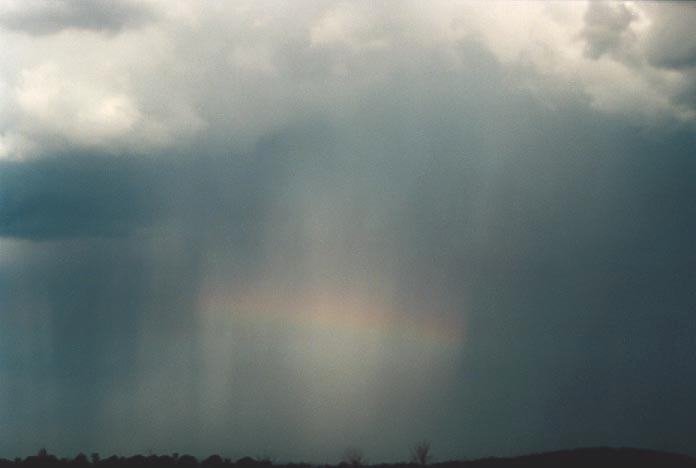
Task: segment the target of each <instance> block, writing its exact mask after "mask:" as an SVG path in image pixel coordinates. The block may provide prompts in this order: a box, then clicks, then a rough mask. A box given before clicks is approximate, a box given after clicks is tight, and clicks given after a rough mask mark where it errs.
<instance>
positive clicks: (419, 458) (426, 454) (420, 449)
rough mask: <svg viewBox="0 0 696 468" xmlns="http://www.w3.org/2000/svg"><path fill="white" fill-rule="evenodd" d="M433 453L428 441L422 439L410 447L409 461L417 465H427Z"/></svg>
mask: <svg viewBox="0 0 696 468" xmlns="http://www.w3.org/2000/svg"><path fill="white" fill-rule="evenodd" d="M432 458H433V453H432V447H431V446H430V442H429V441H427V440H422V441H420V442H418V443H417V444H416V445H414V446H413V448H412V449H411V463H417V464H418V465H427V464H428V463H430V462H431V461H432Z"/></svg>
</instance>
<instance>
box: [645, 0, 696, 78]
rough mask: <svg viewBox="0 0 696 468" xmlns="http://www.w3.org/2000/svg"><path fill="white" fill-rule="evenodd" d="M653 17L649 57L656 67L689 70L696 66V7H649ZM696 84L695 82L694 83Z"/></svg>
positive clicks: (667, 4) (668, 4) (684, 4)
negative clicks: (693, 32) (695, 36)
mask: <svg viewBox="0 0 696 468" xmlns="http://www.w3.org/2000/svg"><path fill="white" fill-rule="evenodd" d="M648 11H649V12H650V13H651V18H650V20H651V22H650V29H649V32H648V36H647V43H648V45H647V51H646V53H647V57H648V60H649V61H650V63H651V64H652V65H654V66H657V67H663V68H671V69H676V70H686V69H689V68H693V67H695V66H696V38H694V35H693V34H691V31H692V30H693V27H694V24H696V5H694V4H692V3H689V2H661V3H659V4H651V5H648ZM694 81H696V80H694Z"/></svg>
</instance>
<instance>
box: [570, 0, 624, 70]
mask: <svg viewBox="0 0 696 468" xmlns="http://www.w3.org/2000/svg"><path fill="white" fill-rule="evenodd" d="M584 19H585V25H584V27H583V30H582V33H581V35H582V37H583V38H584V39H585V41H586V48H585V53H586V54H587V55H588V56H589V57H591V58H595V59H597V58H599V57H601V56H602V55H603V54H606V53H611V52H612V51H614V50H616V49H617V48H619V47H620V46H621V44H622V42H623V41H624V38H625V35H626V33H627V32H628V31H629V27H630V25H631V22H632V21H633V20H634V19H636V16H635V14H634V13H633V12H632V11H631V10H630V9H629V8H628V7H626V5H624V4H623V3H618V4H614V3H610V2H603V1H600V2H589V3H588V6H587V11H586V12H585V18H584Z"/></svg>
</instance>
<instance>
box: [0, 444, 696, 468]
mask: <svg viewBox="0 0 696 468" xmlns="http://www.w3.org/2000/svg"><path fill="white" fill-rule="evenodd" d="M25 466H31V467H43V466H46V467H84V468H88V467H103V468H117V467H175V466H176V467H191V468H193V467H201V468H202V467H206V468H225V467H230V468H231V467H237V468H264V467H266V468H268V467H274V468H332V467H336V468H337V467H343V468H346V467H351V466H363V465H350V464H347V463H341V464H338V465H312V464H307V463H293V464H274V463H272V462H269V461H260V460H255V459H253V458H250V457H245V458H241V459H239V460H236V461H232V460H230V459H228V458H222V457H220V456H218V455H212V456H210V457H208V458H206V459H204V460H198V459H196V458H195V457H192V456H190V455H178V454H172V455H148V456H143V455H135V456H132V457H118V456H115V455H114V456H110V457H108V458H101V457H99V456H98V455H97V454H93V455H90V456H86V455H84V454H80V455H78V456H77V457H75V458H74V459H65V458H63V459H59V458H57V457H55V456H53V455H50V454H48V453H46V452H45V451H40V452H39V454H37V455H35V456H31V457H27V458H25V459H20V458H18V459H15V460H5V459H0V468H9V467H25ZM364 466H369V467H374V468H409V467H410V468H414V467H417V466H421V465H416V464H408V463H400V464H376V465H364ZM428 466H431V467H435V468H527V467H529V468H591V467H592V468H594V467H611V468H621V467H626V468H629V467H630V468H647V467H650V468H653V467H654V468H696V459H694V458H691V457H688V456H685V455H679V454H673V453H666V452H657V451H652V450H642V449H631V448H618V449H615V448H585V449H575V450H564V451H559V452H549V453H540V454H533V455H524V456H519V457H514V458H485V459H480V460H468V461H447V462H439V463H431V464H429V465H428Z"/></svg>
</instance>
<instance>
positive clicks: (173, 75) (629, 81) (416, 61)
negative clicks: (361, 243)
mask: <svg viewBox="0 0 696 468" xmlns="http://www.w3.org/2000/svg"><path fill="white" fill-rule="evenodd" d="M117 4H118V6H119V8H121V10H123V11H126V10H127V11H131V10H129V8H130V9H133V8H135V6H134V5H136V4H132V3H129V2H117ZM7 5H10V6H9V7H8V6H5V9H4V10H3V11H4V13H3V15H4V16H2V15H0V17H2V18H4V19H5V21H4V22H3V21H0V25H4V26H5V28H8V27H12V26H11V25H9V26H8V23H7V18H10V17H11V18H20V17H21V18H25V20H23V21H24V22H25V23H26V25H29V24H34V23H37V22H38V23H37V24H43V25H44V26H42V28H43V29H42V28H39V30H41V31H51V33H50V34H49V33H48V32H46V33H43V32H42V33H41V34H38V33H36V34H34V35H31V34H17V32H16V31H17V28H14V29H6V30H5V31H3V30H2V29H0V39H1V42H0V44H2V45H0V54H2V56H3V57H4V59H3V60H4V63H3V65H4V66H3V69H2V70H0V82H2V83H4V85H3V87H0V103H2V104H3V107H5V108H4V109H0V135H2V142H3V145H2V147H3V148H4V149H3V152H4V154H5V157H11V155H10V154H9V153H11V152H17V151H22V152H24V153H25V156H27V155H31V154H32V153H35V154H39V153H41V152H45V151H50V150H51V148H52V147H54V146H56V145H61V144H67V145H75V146H78V147H87V148H92V149H97V150H104V151H110V152H123V151H125V152H146V151H150V150H153V149H154V150H167V149H169V148H173V147H179V146H181V145H186V144H189V143H191V142H192V141H194V139H195V138H199V137H205V138H208V139H212V140H216V139H217V140H220V141H225V142H227V144H230V145H233V146H234V145H241V146H243V147H244V146H247V145H249V144H253V142H254V141H256V140H257V139H258V138H259V137H261V136H263V135H265V134H267V133H268V132H269V131H273V130H274V129H277V128H281V127H283V126H285V125H288V124H289V123H292V122H293V121H295V120H297V119H298V118H304V117H307V116H309V115H322V116H324V118H329V119H339V120H341V119H345V118H346V117H348V121H350V114H351V113H352V112H355V111H356V109H360V108H361V104H360V103H361V102H362V101H364V100H365V101H369V100H370V99H371V98H370V96H371V95H373V94H374V93H378V94H380V93H381V94H383V95H391V94H393V95H401V94H403V93H408V90H409V89H414V90H415V89H420V88H421V87H422V86H425V83H427V81H425V82H424V81H423V80H424V76H426V74H427V73H432V74H435V75H438V74H439V75H443V74H446V75H447V76H451V78H450V79H452V80H455V82H459V81H461V80H466V79H467V74H468V73H469V72H470V68H469V67H470V66H469V64H467V63H463V62H462V59H461V53H460V50H461V47H462V44H463V43H464V42H467V41H474V42H477V43H479V44H481V45H483V46H484V47H485V48H486V49H487V50H488V51H490V53H491V54H492V55H493V56H494V57H495V58H496V60H497V61H498V62H499V63H500V65H501V69H500V71H501V73H504V74H505V78H506V80H505V83H506V85H507V86H516V87H518V88H519V89H521V90H532V91H533V92H534V95H536V96H537V97H538V98H539V99H541V100H544V101H545V103H546V104H548V105H549V106H551V107H553V108H560V107H563V106H584V105H586V102H589V105H590V106H591V107H592V108H594V109H595V110H596V111H598V112H605V113H610V114H614V115H616V116H617V117H618V118H626V119H630V120H633V121H635V122H637V123H642V124H647V125H654V124H656V123H658V122H663V123H664V122H668V121H679V122H684V121H693V120H694V119H695V118H696V117H695V116H694V112H695V109H696V102H694V100H693V99H691V100H689V99H686V98H684V96H687V97H688V96H691V94H693V91H694V89H695V87H696V85H695V84H694V83H696V75H695V74H694V72H693V68H692V67H691V68H690V67H689V66H688V64H689V63H690V62H689V60H690V58H691V55H692V53H691V52H692V50H693V47H692V46H693V44H691V42H693V41H691V39H690V36H691V35H689V34H688V33H687V29H685V28H686V27H685V26H684V25H685V24H686V23H687V22H686V21H677V23H676V24H677V27H675V28H674V29H670V28H669V27H668V26H667V23H668V22H674V21H675V19H679V18H680V15H681V14H682V12H684V13H685V14H684V16H685V17H688V15H691V14H692V13H693V11H694V9H693V8H692V7H691V6H686V5H684V6H683V7H680V6H678V5H676V6H675V5H671V4H670V5H665V6H662V5H657V4H643V3H638V2H635V3H634V2H624V3H618V4H611V5H608V4H601V5H599V4H588V3H587V2H565V1H562V2H516V1H513V2H449V1H448V2H444V1H433V2H428V3H427V6H426V5H424V4H423V2H415V1H414V2H405V3H381V2H378V3H375V2H350V3H348V2H345V3H342V2H339V3H324V2H315V1H304V2H296V1H295V2H280V3H276V2H274V3H270V2H268V3H267V2H234V3H233V2H228V3H218V2H209V3H206V2H202V3H193V4H192V3H190V2H187V1H168V2H161V1H151V2H146V3H143V4H138V5H142V8H144V9H145V10H147V12H148V13H147V22H139V23H137V24H138V26H139V27H126V26H125V25H131V24H133V25H134V24H136V23H133V22H129V21H131V20H128V21H126V19H125V18H127V17H129V16H128V15H126V14H125V13H123V15H122V16H120V17H118V15H117V17H118V18H122V19H123V21H121V23H118V25H116V26H113V27H112V26H108V25H104V24H101V23H100V22H99V21H102V20H104V19H105V18H110V15H107V14H106V13H104V11H106V10H108V9H110V8H116V7H115V6H114V7H111V6H108V5H107V4H106V3H98V5H97V6H99V8H101V10H99V8H97V6H95V7H93V8H92V7H90V8H87V7H85V6H81V5H83V4H82V2H69V1H65V2H59V3H56V4H55V6H53V7H51V8H53V9H59V10H61V11H62V10H66V9H67V10H70V11H72V12H73V13H70V14H69V15H68V14H67V13H65V14H63V13H61V15H62V16H61V15H57V13H55V12H52V11H53V10H51V11H48V10H46V9H47V8H48V7H39V6H37V5H39V4H35V3H33V2H30V3H28V4H26V6H23V4H22V3H17V2H11V3H10V4H7ZM10 7H11V8H10ZM124 9H125V10H124ZM49 10H50V8H49ZM67 10H66V11H67ZM78 10H79V11H78ZM97 10H99V11H97ZM102 10H104V11H102ZM121 10H119V11H121ZM134 11H135V10H133V12H131V13H132V15H133V16H134V17H137V18H141V16H138V15H139V13H138V14H136V13H135V12H134ZM8 12H9V13H8ZM78 13H79V15H78ZM124 15H125V16H124ZM59 16H60V18H59ZM76 17H79V18H80V20H79V21H77V20H76V19H75V18H76ZM27 18H32V19H31V21H29V19H27ZM61 18H63V19H61ZM65 18H73V19H74V21H73V20H70V21H68V20H65ZM99 18H101V20H100V19H99ZM143 18H144V17H143ZM13 21H14V20H13ZM119 21H120V20H119ZM133 21H134V20H133ZM32 22H34V23H32ZM54 23H55V24H54ZM99 24H101V26H97V25H99ZM91 25H94V27H92V26H91ZM27 27H28V26H27ZM105 28H106V29H107V30H109V31H110V32H111V33H110V34H103V32H104V29H105ZM109 28H111V29H109ZM37 31H38V30H37ZM450 73H454V75H448V74H450ZM457 74H459V75H460V76H459V77H457V76H456V75H457ZM454 85H455V83H454V82H453V86H454ZM579 95H582V96H584V99H580V100H578V96H579ZM424 105H427V103H424ZM20 142H21V143H20ZM15 156H17V155H16V154H15Z"/></svg>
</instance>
